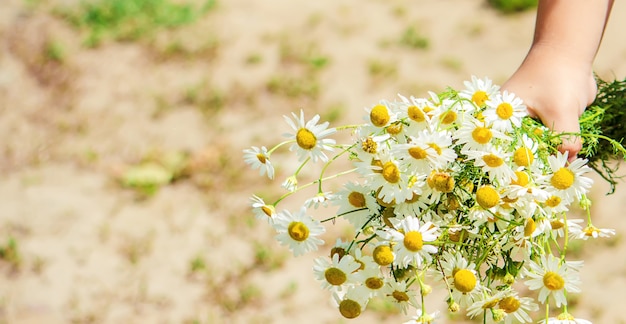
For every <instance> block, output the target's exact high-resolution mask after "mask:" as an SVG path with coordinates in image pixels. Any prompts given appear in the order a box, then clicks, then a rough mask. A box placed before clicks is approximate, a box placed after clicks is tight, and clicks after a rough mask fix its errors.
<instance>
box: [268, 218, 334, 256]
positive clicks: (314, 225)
mask: <svg viewBox="0 0 626 324" xmlns="http://www.w3.org/2000/svg"><path fill="white" fill-rule="evenodd" d="M273 225H274V229H275V230H276V232H278V235H277V236H276V240H277V241H278V242H280V244H281V245H286V246H288V247H289V249H290V250H291V251H292V252H293V255H294V256H299V255H303V254H305V253H307V252H310V251H317V246H318V245H322V244H324V241H323V240H321V239H320V238H319V237H318V236H320V235H322V234H323V233H324V232H325V231H326V230H325V228H324V226H322V224H321V223H320V222H319V221H316V220H315V219H313V218H311V217H310V216H307V214H306V207H302V208H301V209H300V211H299V212H297V213H295V214H292V213H290V212H289V211H288V210H283V211H282V212H280V213H278V214H277V215H276V217H275V220H274V224H273Z"/></svg>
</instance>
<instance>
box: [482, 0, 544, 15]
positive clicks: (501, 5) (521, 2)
mask: <svg viewBox="0 0 626 324" xmlns="http://www.w3.org/2000/svg"><path fill="white" fill-rule="evenodd" d="M537 1H538V0H487V2H489V4H490V5H491V6H492V7H494V8H495V9H497V10H498V11H500V12H502V13H506V14H509V13H515V12H521V11H526V10H530V9H533V8H536V7H537Z"/></svg>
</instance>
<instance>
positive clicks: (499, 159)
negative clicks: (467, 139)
mask: <svg viewBox="0 0 626 324" xmlns="http://www.w3.org/2000/svg"><path fill="white" fill-rule="evenodd" d="M465 153H466V154H467V157H468V159H470V160H474V165H476V166H478V167H481V169H482V170H483V171H484V172H486V173H487V174H488V175H489V180H490V181H491V182H492V183H493V182H496V183H498V184H505V183H508V182H509V181H510V179H511V178H515V177H516V175H515V172H514V171H513V169H512V168H511V167H510V166H509V161H510V159H511V153H509V152H505V151H504V150H502V149H500V148H497V147H495V146H490V147H488V148H486V149H485V150H484V151H483V150H481V151H467V152H465Z"/></svg>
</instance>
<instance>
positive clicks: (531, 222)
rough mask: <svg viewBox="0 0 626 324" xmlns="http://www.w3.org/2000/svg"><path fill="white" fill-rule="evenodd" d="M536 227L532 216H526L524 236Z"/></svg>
mask: <svg viewBox="0 0 626 324" xmlns="http://www.w3.org/2000/svg"><path fill="white" fill-rule="evenodd" d="M536 229H537V224H536V223H535V220H534V219H532V218H528V219H527V220H526V225H524V236H530V235H532V234H533V232H535V230H536Z"/></svg>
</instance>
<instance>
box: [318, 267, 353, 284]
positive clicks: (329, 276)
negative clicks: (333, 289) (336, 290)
mask: <svg viewBox="0 0 626 324" xmlns="http://www.w3.org/2000/svg"><path fill="white" fill-rule="evenodd" d="M324 277H326V281H328V283H329V284H331V285H333V286H340V285H342V284H343V283H344V282H346V280H347V279H348V277H347V276H346V274H345V273H344V272H343V271H341V269H337V268H328V269H326V271H324Z"/></svg>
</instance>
